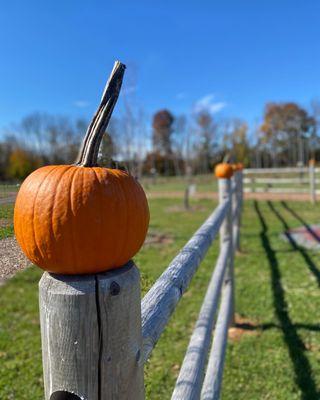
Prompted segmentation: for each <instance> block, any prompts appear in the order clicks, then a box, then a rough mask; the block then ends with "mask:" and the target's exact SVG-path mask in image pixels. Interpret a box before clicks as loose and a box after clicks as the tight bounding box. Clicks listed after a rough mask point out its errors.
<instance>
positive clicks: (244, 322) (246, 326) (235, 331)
mask: <svg viewBox="0 0 320 400" xmlns="http://www.w3.org/2000/svg"><path fill="white" fill-rule="evenodd" d="M260 333H261V329H260V327H259V325H258V324H257V323H256V322H254V321H252V320H250V319H248V318H244V317H241V316H240V315H236V317H235V326H233V327H231V328H229V331H228V337H229V339H230V340H232V341H235V342H238V341H240V340H241V338H242V337H243V336H256V335H260Z"/></svg>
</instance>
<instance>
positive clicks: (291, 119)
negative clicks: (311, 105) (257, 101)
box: [260, 103, 315, 165]
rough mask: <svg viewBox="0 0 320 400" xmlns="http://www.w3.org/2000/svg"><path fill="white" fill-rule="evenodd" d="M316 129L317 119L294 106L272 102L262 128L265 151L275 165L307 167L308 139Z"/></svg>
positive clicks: (266, 109)
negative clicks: (266, 150) (302, 165)
mask: <svg viewBox="0 0 320 400" xmlns="http://www.w3.org/2000/svg"><path fill="white" fill-rule="evenodd" d="M314 130H315V120H314V118H312V117H311V116H310V115H309V114H308V113H307V111H306V110H304V109H303V108H301V107H300V106H298V105H297V104H295V103H269V104H267V106H266V108H265V113H264V121H263V123H262V125H261V127H260V131H261V134H262V136H263V137H262V139H263V141H264V143H265V148H268V150H269V153H270V155H271V157H272V159H273V163H274V164H275V165H277V164H291V165H296V164H297V163H298V162H299V163H302V164H305V163H306V161H307V158H308V154H306V153H307V152H308V147H309V146H308V140H309V138H310V137H311V136H312V134H313V132H314Z"/></svg>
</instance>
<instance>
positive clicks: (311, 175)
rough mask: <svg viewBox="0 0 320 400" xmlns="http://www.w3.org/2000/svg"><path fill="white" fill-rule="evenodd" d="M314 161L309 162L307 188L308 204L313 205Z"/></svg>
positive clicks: (314, 186) (314, 189)
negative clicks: (308, 193) (308, 192)
mask: <svg viewBox="0 0 320 400" xmlns="http://www.w3.org/2000/svg"><path fill="white" fill-rule="evenodd" d="M314 164H315V163H314V160H310V161H309V186H310V202H311V204H315V202H316V179H315V167H314Z"/></svg>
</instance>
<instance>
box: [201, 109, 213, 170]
mask: <svg viewBox="0 0 320 400" xmlns="http://www.w3.org/2000/svg"><path fill="white" fill-rule="evenodd" d="M196 122H197V131H198V136H199V143H198V145H197V148H196V152H197V164H198V170H199V172H202V173H207V172H209V171H210V170H211V169H212V164H213V160H214V151H215V148H216V147H217V146H216V143H215V133H216V125H215V124H214V121H213V118H212V116H211V114H210V113H209V112H207V111H205V110H204V111H201V112H200V113H199V114H197V115H196Z"/></svg>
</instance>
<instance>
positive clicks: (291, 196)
mask: <svg viewBox="0 0 320 400" xmlns="http://www.w3.org/2000/svg"><path fill="white" fill-rule="evenodd" d="M147 197H148V198H150V199H166V198H167V199H176V198H183V197H184V192H182V191H180V192H178V191H176V192H173V191H172V192H148V193H147ZM193 198H195V199H209V200H212V199H215V200H217V199H218V193H217V192H198V193H195V194H194V196H193ZM244 198H245V199H250V200H284V201H285V200H288V201H290V200H293V201H309V200H310V195H309V194H308V193H268V192H265V193H244Z"/></svg>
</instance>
